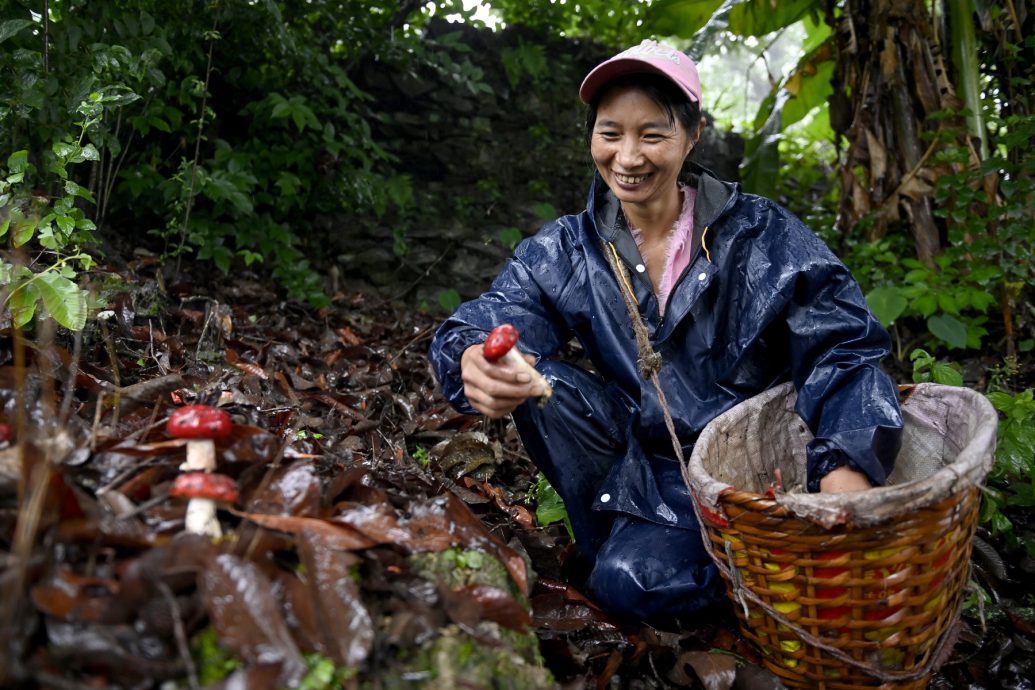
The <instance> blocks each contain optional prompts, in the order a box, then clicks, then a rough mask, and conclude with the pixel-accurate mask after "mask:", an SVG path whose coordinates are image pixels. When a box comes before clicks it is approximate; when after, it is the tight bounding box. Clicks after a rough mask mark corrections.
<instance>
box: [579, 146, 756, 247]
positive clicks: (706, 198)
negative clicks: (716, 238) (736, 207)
mask: <svg viewBox="0 0 1035 690" xmlns="http://www.w3.org/2000/svg"><path fill="white" fill-rule="evenodd" d="M691 165H692V168H691V170H690V171H689V172H687V173H684V174H683V175H682V176H681V177H680V182H682V183H684V184H688V185H690V186H691V187H696V188H697V200H696V201H695V202H694V228H697V229H700V228H706V227H708V226H710V225H712V224H713V223H714V222H715V221H716V220H718V219H719V217H720V216H721V215H722V214H723V213H724V212H725V211H726V210H727V209H728V208H729V207H730V206H731V205H732V203H733V200H734V198H735V197H736V195H737V194H738V192H739V191H740V185H739V184H738V183H736V182H724V181H723V180H720V179H719V178H718V177H716V176H715V173H713V172H712V171H711V170H708V169H707V168H705V167H704V166H702V165H698V164H697V163H692V164H691ZM586 206H587V210H588V211H589V216H590V218H592V219H593V224H594V225H595V226H596V231H597V234H598V235H599V236H600V238H601V239H602V240H604V241H606V242H614V243H615V246H616V247H617V248H618V251H619V253H620V254H622V255H623V256H636V255H638V254H639V252H638V251H637V252H636V253H634V254H630V253H628V251H627V250H629V243H630V242H631V243H632V247H633V248H635V246H636V243H635V242H634V241H633V239H632V234H631V233H630V232H629V226H628V225H627V224H626V222H625V214H623V213H622V204H621V202H619V201H618V198H617V197H615V195H614V194H613V193H612V192H611V189H610V188H609V187H608V186H607V184H606V183H605V182H604V178H602V177H601V176H600V173H594V174H593V184H592V185H590V191H589V201H588V203H587V205H586Z"/></svg>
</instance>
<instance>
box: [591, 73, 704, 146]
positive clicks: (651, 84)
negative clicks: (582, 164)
mask: <svg viewBox="0 0 1035 690" xmlns="http://www.w3.org/2000/svg"><path fill="white" fill-rule="evenodd" d="M628 87H632V88H635V89H638V90H640V91H642V92H643V94H644V95H646V96H647V98H649V99H651V100H652V101H654V102H655V103H657V104H658V105H659V106H660V107H661V109H662V110H664V111H665V113H666V114H667V115H668V121H669V122H670V123H672V124H675V122H676V120H678V121H679V123H680V124H681V125H683V129H685V130H686V131H687V133H688V134H689V135H690V136H691V137H692V136H693V135H694V133H695V132H696V131H697V128H698V127H699V126H700V124H701V106H699V105H698V104H697V103H694V102H693V101H691V100H690V99H689V98H687V97H686V94H685V93H683V92H682V91H680V89H679V87H678V86H676V85H675V84H673V83H672V82H671V81H670V80H669V79H668V78H666V77H663V76H661V75H660V74H650V73H636V74H625V75H622V76H620V77H617V78H615V79H614V80H613V81H611V82H608V84H607V85H606V86H604V87H603V88H602V89H600V90H599V91H598V92H597V95H596V97H595V98H594V99H593V102H592V103H590V104H589V105H588V106H586V138H587V139H591V138H592V137H593V127H594V126H596V124H597V108H598V107H599V106H600V101H602V100H603V99H604V96H605V95H607V94H608V93H609V92H610V91H611V90H612V89H615V88H628Z"/></svg>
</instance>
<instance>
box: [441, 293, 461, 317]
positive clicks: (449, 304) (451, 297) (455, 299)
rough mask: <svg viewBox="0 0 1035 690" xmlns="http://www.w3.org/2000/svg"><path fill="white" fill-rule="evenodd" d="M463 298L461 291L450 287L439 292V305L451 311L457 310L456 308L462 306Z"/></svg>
mask: <svg viewBox="0 0 1035 690" xmlns="http://www.w3.org/2000/svg"><path fill="white" fill-rule="evenodd" d="M461 302H463V300H462V299H461V298H460V293H459V292H457V291H456V290H454V289H453V288H449V289H447V290H441V291H439V293H438V303H439V305H440V306H441V307H442V308H443V309H444V310H446V311H447V312H449V313H452V312H454V311H456V308H457V307H459V306H460V304H461Z"/></svg>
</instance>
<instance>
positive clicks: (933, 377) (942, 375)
mask: <svg viewBox="0 0 1035 690" xmlns="http://www.w3.org/2000/svg"><path fill="white" fill-rule="evenodd" d="M909 359H910V361H912V362H913V383H926V382H933V383H941V384H943V385H946V386H962V385H963V374H962V373H960V370H959V365H957V364H956V363H955V362H939V361H938V360H937V359H935V358H934V357H933V356H932V355H931V354H930V353H928V352H927V351H926V350H920V349H916V350H913V351H912V352H911V353H910V355H909Z"/></svg>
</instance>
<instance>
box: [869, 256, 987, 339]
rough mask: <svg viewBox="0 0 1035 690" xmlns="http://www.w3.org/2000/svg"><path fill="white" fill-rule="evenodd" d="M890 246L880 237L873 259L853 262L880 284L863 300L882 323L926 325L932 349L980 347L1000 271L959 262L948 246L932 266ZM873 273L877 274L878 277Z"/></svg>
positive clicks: (985, 331)
mask: <svg viewBox="0 0 1035 690" xmlns="http://www.w3.org/2000/svg"><path fill="white" fill-rule="evenodd" d="M890 246H891V243H890V241H882V242H878V243H875V244H874V245H873V246H872V247H871V250H872V249H875V250H876V251H871V252H870V253H869V256H868V259H869V260H870V261H872V262H874V263H869V264H867V263H864V262H862V261H860V260H859V259H860V258H861V257H860V256H856V257H855V261H853V267H854V268H856V269H857V270H858V273H859V274H860V276H862V275H865V274H869V276H868V278H869V280H868V281H867V282H878V285H877V287H874V288H873V289H871V290H870V291H869V292H868V293H867V294H866V300H867V303H868V304H869V306H870V308H871V309H872V310H873V312H874V314H875V315H876V316H877V318H878V319H880V320H881V323H883V324H884V325H885V326H889V327H890V326H891V325H892V324H893V323H895V322H896V321H898V320H899V319H900V318H903V317H904V318H911V319H913V320H915V321H918V322H921V323H923V324H924V325H925V326H926V329H927V334H928V335H927V338H926V339H927V341H928V343H929V345H931V346H932V347H937V346H939V345H943V346H948V347H950V348H957V349H964V348H971V349H978V348H980V347H981V346H982V339H983V338H984V337H985V336H986V335H987V334H988V330H987V328H985V323H987V321H988V318H989V316H988V312H989V310H990V309H991V308H992V307H993V306H994V305H995V304H996V299H995V297H994V296H993V294H992V289H993V287H994V281H995V280H996V278H997V277H998V276H999V271H998V269H997V268H996V267H995V266H991V265H988V264H985V265H981V264H976V265H975V264H968V263H966V262H964V261H962V260H961V254H962V253H963V252H962V250H961V249H959V248H950V249H948V250H947V251H946V252H945V253H944V254H943V255H942V256H939V257H938V258H937V259H936V260H935V264H936V265H935V266H933V267H932V266H926V265H924V264H922V263H920V262H919V261H917V260H916V259H910V258H904V259H903V258H900V255H899V254H898V253H896V252H893V251H891V250H890ZM875 273H879V275H880V276H881V277H880V278H879V279H878V280H877V281H874V275H873V274H875ZM885 281H889V282H885ZM890 281H894V282H890Z"/></svg>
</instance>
